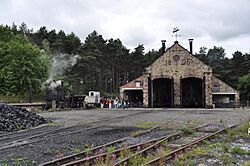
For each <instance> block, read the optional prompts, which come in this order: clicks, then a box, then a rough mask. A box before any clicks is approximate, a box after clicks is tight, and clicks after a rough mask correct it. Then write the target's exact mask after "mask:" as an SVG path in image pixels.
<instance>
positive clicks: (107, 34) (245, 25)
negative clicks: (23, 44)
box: [0, 0, 250, 57]
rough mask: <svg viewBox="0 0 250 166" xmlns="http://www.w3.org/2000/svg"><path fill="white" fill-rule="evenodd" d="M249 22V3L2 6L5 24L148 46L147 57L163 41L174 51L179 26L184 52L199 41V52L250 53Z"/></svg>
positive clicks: (128, 0) (66, 0)
mask: <svg viewBox="0 0 250 166" xmlns="http://www.w3.org/2000/svg"><path fill="white" fill-rule="evenodd" d="M249 17H250V0H0V24H8V25H12V23H13V22H15V23H16V24H19V25H20V24H21V23H22V22H25V23H26V24H27V25H28V28H29V29H31V28H33V29H34V30H35V31H36V30H38V29H39V28H40V27H41V26H46V27H47V29H48V30H52V29H56V30H57V31H58V30H60V29H62V30H64V31H65V32H66V33H70V32H74V33H75V34H76V35H77V36H79V37H80V38H81V40H82V41H84V39H85V37H86V36H87V35H88V34H89V33H91V32H92V31H93V30H96V31H97V32H98V33H99V34H101V35H103V37H104V38H105V39H109V38H114V39H116V38H119V39H121V41H122V42H123V44H124V45H125V46H126V47H127V48H130V49H133V48H135V47H136V46H137V45H138V44H139V43H140V44H144V46H145V48H146V51H148V50H151V49H158V48H160V47H161V42H160V41H161V40H162V39H165V40H166V41H167V42H166V44H167V47H169V46H171V45H172V44H173V42H174V40H175V38H173V37H172V30H173V27H176V26H177V27H179V29H180V32H179V34H180V35H181V36H180V37H179V38H178V41H179V43H180V44H181V45H182V46H184V47H185V48H188V40H187V39H188V38H194V52H198V51H199V48H200V47H201V46H205V47H207V48H212V47H213V46H214V45H215V46H222V47H223V48H225V50H226V53H227V56H228V57H231V54H232V53H233V52H235V51H236V50H240V51H242V52H243V53H245V52H248V53H249V52H250V18H249Z"/></svg>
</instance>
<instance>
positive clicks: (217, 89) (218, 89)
mask: <svg viewBox="0 0 250 166" xmlns="http://www.w3.org/2000/svg"><path fill="white" fill-rule="evenodd" d="M212 91H213V92H219V91H220V85H219V84H213V88H212Z"/></svg>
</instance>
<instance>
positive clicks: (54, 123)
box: [48, 122, 60, 126]
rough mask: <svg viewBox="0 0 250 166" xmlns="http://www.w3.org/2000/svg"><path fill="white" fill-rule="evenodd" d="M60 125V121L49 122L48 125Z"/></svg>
mask: <svg viewBox="0 0 250 166" xmlns="http://www.w3.org/2000/svg"><path fill="white" fill-rule="evenodd" d="M59 125H60V123H58V122H49V123H48V126H59Z"/></svg>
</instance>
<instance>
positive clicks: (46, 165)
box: [41, 111, 187, 166]
mask: <svg viewBox="0 0 250 166" xmlns="http://www.w3.org/2000/svg"><path fill="white" fill-rule="evenodd" d="M146 112H148V111H146ZM144 113H145V112H144ZM186 113H187V111H184V112H181V113H179V114H178V115H176V116H174V117H172V118H171V119H169V120H168V121H167V122H165V123H163V124H161V125H156V126H154V127H152V128H150V129H146V130H143V131H142V132H140V134H138V135H137V136H141V135H144V134H146V133H149V132H151V131H153V130H155V129H157V128H160V127H161V126H163V125H165V124H168V123H170V122H172V121H173V120H175V119H177V118H178V117H180V116H182V115H184V114H186ZM128 138H129V137H125V138H122V139H119V140H115V141H112V142H110V143H107V144H104V145H100V146H97V147H94V148H92V149H90V150H87V151H83V152H80V153H78V154H73V155H70V156H66V157H63V158H59V159H56V160H53V161H49V162H46V163H43V164H41V166H53V165H62V164H65V163H70V162H72V161H75V160H77V159H82V158H84V157H86V156H87V155H88V156H89V154H90V153H92V154H94V153H95V151H98V149H103V148H107V147H110V146H113V145H114V144H117V143H122V142H124V141H126V140H127V139H128ZM163 138H165V136H164V137H162V139H163ZM121 140H122V141H121ZM157 140H158V139H153V140H150V141H148V142H149V143H152V142H155V141H157ZM136 146H140V144H139V145H132V146H130V148H131V149H135V147H136Z"/></svg>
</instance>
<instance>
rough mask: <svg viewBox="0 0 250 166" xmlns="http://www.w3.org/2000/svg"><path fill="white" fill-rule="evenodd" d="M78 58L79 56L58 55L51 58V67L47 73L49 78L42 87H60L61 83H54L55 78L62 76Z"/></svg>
mask: <svg viewBox="0 0 250 166" xmlns="http://www.w3.org/2000/svg"><path fill="white" fill-rule="evenodd" d="M78 58H79V55H69V54H59V55H55V56H53V58H52V60H51V61H52V65H51V68H50V71H49V78H48V79H47V80H46V81H45V82H44V84H43V87H44V86H49V88H51V89H54V88H55V87H57V86H58V85H61V81H54V79H55V77H56V76H60V75H62V74H63V73H64V72H65V71H66V70H67V69H69V68H71V67H72V66H74V65H75V64H76V62H77V60H78Z"/></svg>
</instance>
